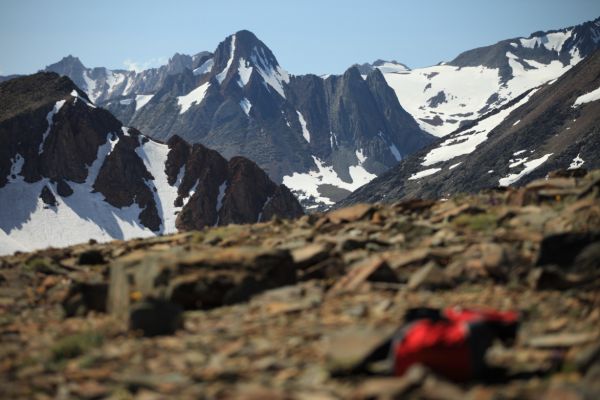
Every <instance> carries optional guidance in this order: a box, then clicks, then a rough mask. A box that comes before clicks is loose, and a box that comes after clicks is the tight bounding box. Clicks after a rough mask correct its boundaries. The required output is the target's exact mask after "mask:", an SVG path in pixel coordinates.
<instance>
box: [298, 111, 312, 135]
mask: <svg viewBox="0 0 600 400" xmlns="http://www.w3.org/2000/svg"><path fill="white" fill-rule="evenodd" d="M296 113H298V121H299V122H300V126H301V127H302V136H303V137H304V140H306V141H307V142H308V143H310V132H309V131H308V128H307V127H306V120H305V119H304V116H302V113H301V112H300V111H296Z"/></svg>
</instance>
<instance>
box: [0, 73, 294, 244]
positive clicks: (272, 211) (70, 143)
mask: <svg viewBox="0 0 600 400" xmlns="http://www.w3.org/2000/svg"><path fill="white" fill-rule="evenodd" d="M0 104H2V108H1V109H0V204H2V207H0V253H9V252H12V251H15V250H31V249H36V248H40V247H45V246H49V245H50V246H64V245H68V244H73V243H77V242H80V241H82V240H88V239H97V240H109V239H111V238H116V239H126V238H131V237H141V236H151V235H155V234H162V233H170V232H175V231H176V230H177V229H179V230H186V229H199V228H202V227H204V226H213V225H224V224H228V223H245V222H256V221H263V220H267V219H270V218H271V217H272V216H274V215H277V216H280V217H297V216H299V215H301V214H302V208H301V207H300V204H299V203H298V202H297V200H296V199H295V198H294V196H293V195H292V194H291V192H290V191H289V190H288V189H287V188H286V187H285V186H283V185H277V184H275V183H274V182H273V181H271V180H270V179H269V177H268V175H267V174H266V173H265V172H264V171H262V170H261V169H260V168H259V167H258V166H257V165H256V164H255V163H254V162H252V161H250V160H248V159H245V158H242V157H233V158H231V159H230V160H229V161H228V160H226V159H225V158H223V157H222V156H221V155H220V154H219V153H217V152H216V151H214V150H209V149H207V148H206V147H204V146H202V145H201V144H193V145H192V144H188V143H187V142H186V141H184V140H183V139H181V138H180V137H178V136H172V137H171V138H170V139H169V140H168V142H167V143H160V142H158V141H155V140H152V139H149V138H147V137H146V136H144V135H142V134H141V133H140V132H139V131H138V130H136V129H134V128H126V127H124V126H123V125H122V123H121V122H120V121H118V120H117V119H116V118H115V117H114V116H113V115H112V114H111V113H110V112H108V111H106V110H104V109H102V108H99V107H97V106H95V105H94V104H93V103H91V102H90V100H89V98H88V97H87V95H86V94H85V93H84V92H83V91H81V90H80V89H79V88H78V87H77V86H76V85H75V84H74V83H73V82H72V81H71V80H70V79H69V78H66V77H60V76H59V75H57V74H55V73H38V74H35V75H31V76H27V77H20V78H15V79H12V80H9V81H7V82H3V83H0Z"/></svg>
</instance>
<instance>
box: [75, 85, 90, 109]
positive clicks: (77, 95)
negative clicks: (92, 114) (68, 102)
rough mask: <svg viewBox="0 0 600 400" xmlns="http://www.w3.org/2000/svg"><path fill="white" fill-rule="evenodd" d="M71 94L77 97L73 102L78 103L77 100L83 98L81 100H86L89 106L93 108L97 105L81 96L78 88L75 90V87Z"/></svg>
mask: <svg viewBox="0 0 600 400" xmlns="http://www.w3.org/2000/svg"><path fill="white" fill-rule="evenodd" d="M71 96H72V97H74V98H75V100H74V101H73V104H76V103H77V100H81V101H83V102H84V103H85V104H86V105H87V106H88V107H91V108H96V106H95V105H94V104H92V103H90V102H89V101H87V99H85V98H83V97H81V96H80V95H79V93H78V92H77V90H75V89H73V90H72V91H71Z"/></svg>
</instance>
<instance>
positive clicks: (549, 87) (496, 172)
mask: <svg viewBox="0 0 600 400" xmlns="http://www.w3.org/2000/svg"><path fill="white" fill-rule="evenodd" d="M599 149H600V50H597V51H596V52H595V53H593V54H592V55H591V56H589V57H587V58H586V59H585V60H583V61H582V62H580V63H578V64H577V65H576V66H574V67H573V68H571V69H570V70H569V71H568V72H567V73H565V74H564V75H563V76H561V77H560V78H558V79H557V80H556V81H555V82H551V83H548V84H545V85H543V86H541V87H539V88H535V89H531V90H529V91H527V92H525V93H524V94H523V95H521V96H519V97H517V98H516V99H514V100H513V101H511V102H510V103H508V104H507V105H506V106H503V107H501V108H500V109H497V110H494V111H493V112H490V113H489V114H488V115H487V116H486V117H484V118H482V119H480V120H478V121H475V122H474V123H472V124H470V125H469V126H466V127H464V128H463V129H460V130H458V131H456V132H454V133H452V134H450V135H448V136H446V137H444V140H443V141H441V142H439V143H436V144H434V145H432V146H429V147H427V148H425V149H423V150H421V151H419V152H418V153H416V154H414V155H412V156H411V157H409V158H407V159H405V160H403V161H402V162H400V163H399V164H398V165H397V166H396V167H394V168H392V169H391V170H390V171H388V172H387V173H386V174H384V175H382V176H380V177H379V178H377V179H375V180H373V181H372V182H370V183H369V184H367V185H366V186H363V187H362V188H360V189H358V190H357V191H356V192H354V193H353V194H352V195H351V196H349V197H348V198H346V199H345V200H344V201H342V202H341V203H340V204H338V205H337V206H343V205H347V204H352V203H357V202H377V201H383V202H391V201H396V200H401V199H406V198H440V197H447V196H448V195H452V194H456V193H460V192H475V191H477V190H481V189H486V188H492V187H497V186H508V185H523V184H526V183H528V182H530V181H532V180H534V179H538V178H543V177H545V176H546V175H547V174H548V173H549V172H551V171H555V170H574V169H578V168H581V167H583V168H586V169H596V168H600V158H599V157H598V155H599ZM565 173H567V174H568V173H569V172H568V171H567V172H565ZM572 173H577V172H572ZM556 193H559V192H556Z"/></svg>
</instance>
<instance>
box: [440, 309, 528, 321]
mask: <svg viewBox="0 0 600 400" xmlns="http://www.w3.org/2000/svg"><path fill="white" fill-rule="evenodd" d="M444 317H446V318H447V319H449V320H451V321H454V322H479V321H484V322H499V323H504V324H514V323H516V322H517V321H518V320H519V314H518V313H517V312H515V311H496V310H493V309H464V308H460V307H448V308H446V309H445V310H444Z"/></svg>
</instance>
